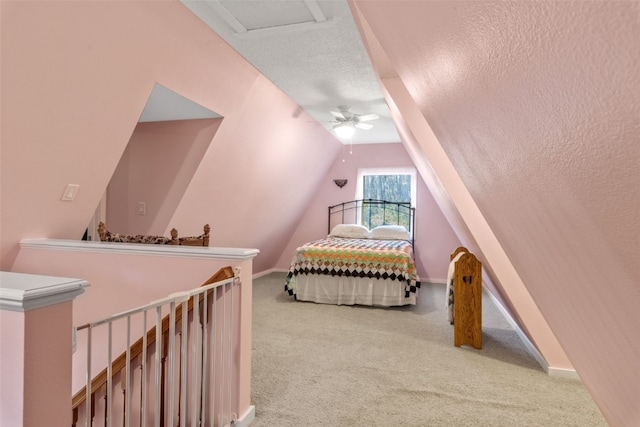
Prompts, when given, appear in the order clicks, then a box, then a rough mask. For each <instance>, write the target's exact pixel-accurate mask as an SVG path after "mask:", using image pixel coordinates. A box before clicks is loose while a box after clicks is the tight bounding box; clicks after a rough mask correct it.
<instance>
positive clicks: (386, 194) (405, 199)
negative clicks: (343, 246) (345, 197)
mask: <svg viewBox="0 0 640 427" xmlns="http://www.w3.org/2000/svg"><path fill="white" fill-rule="evenodd" d="M415 184H416V173H415V169H413V168H388V169H387V168H385V169H379V168H378V169H360V170H358V183H357V186H356V199H373V200H384V201H388V202H394V203H407V206H415V187H416V185H415ZM360 215H361V218H360V223H361V224H362V225H364V226H366V227H368V228H370V229H371V228H373V227H376V226H378V225H383V224H399V225H404V226H405V227H406V228H407V230H411V218H410V216H409V215H407V214H406V213H405V211H404V210H403V211H402V212H401V211H399V210H393V209H385V208H384V206H382V205H366V204H365V205H363V208H362V212H360Z"/></svg>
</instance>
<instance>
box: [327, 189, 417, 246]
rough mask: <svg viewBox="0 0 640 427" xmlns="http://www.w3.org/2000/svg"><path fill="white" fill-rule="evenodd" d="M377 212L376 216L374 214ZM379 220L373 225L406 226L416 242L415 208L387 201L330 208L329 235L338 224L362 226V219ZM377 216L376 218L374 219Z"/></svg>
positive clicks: (373, 200)
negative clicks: (364, 217)
mask: <svg viewBox="0 0 640 427" xmlns="http://www.w3.org/2000/svg"><path fill="white" fill-rule="evenodd" d="M373 212H375V215H373V214H372V213H373ZM363 215H364V216H367V215H368V219H369V220H371V219H374V220H375V219H377V220H378V221H379V223H375V224H373V225H375V226H377V225H388V224H397V225H404V226H405V227H406V228H407V229H408V230H409V234H410V235H411V241H412V242H414V241H415V208H412V207H411V203H409V202H390V201H387V200H376V199H358V200H351V201H348V202H343V203H340V204H337V205H333V206H329V216H328V231H327V232H328V233H330V232H331V229H332V228H333V227H334V226H335V225H337V224H362V217H363ZM374 216H375V218H374Z"/></svg>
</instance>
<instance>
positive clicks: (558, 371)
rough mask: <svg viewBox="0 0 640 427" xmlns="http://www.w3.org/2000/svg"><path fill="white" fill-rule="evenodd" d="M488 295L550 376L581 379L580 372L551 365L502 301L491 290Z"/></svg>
mask: <svg viewBox="0 0 640 427" xmlns="http://www.w3.org/2000/svg"><path fill="white" fill-rule="evenodd" d="M487 295H489V298H491V301H492V302H493V303H494V304H495V306H496V307H498V310H500V312H501V313H502V315H503V316H504V318H505V319H507V322H509V324H510V325H511V327H512V328H513V330H514V331H516V334H518V337H519V338H520V341H522V343H523V344H524V346H525V347H526V348H527V351H528V352H529V353H530V354H531V356H533V358H534V359H536V362H538V364H539V365H540V367H541V368H542V369H543V370H544V371H545V372H546V373H547V375H549V376H550V377H562V378H571V379H576V380H580V377H579V376H578V373H577V372H576V371H575V370H573V369H565V368H553V367H551V366H549V364H548V363H547V361H546V360H545V358H544V357H543V356H542V354H541V353H540V352H539V351H538V349H537V348H536V346H534V345H533V343H532V342H531V340H529V337H528V336H527V335H526V334H525V333H524V332H523V331H522V329H520V326H519V325H518V324H517V323H516V321H515V320H513V318H512V317H511V315H510V314H509V312H508V311H507V309H506V308H504V306H503V305H502V304H501V303H500V301H499V300H498V299H497V298H496V297H495V296H494V295H493V294H492V293H491V292H487Z"/></svg>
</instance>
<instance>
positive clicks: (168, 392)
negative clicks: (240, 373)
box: [76, 277, 240, 427]
mask: <svg viewBox="0 0 640 427" xmlns="http://www.w3.org/2000/svg"><path fill="white" fill-rule="evenodd" d="M236 285H240V282H239V278H238V277H235V278H231V279H227V280H223V281H220V282H216V283H213V284H210V285H207V286H202V287H199V288H195V289H192V290H190V291H187V292H179V293H175V294H172V295H170V296H168V297H166V298H162V299H160V300H156V301H153V302H151V303H149V304H146V305H144V306H141V307H137V308H134V309H131V310H126V311H124V312H121V313H118V314H114V315H112V316H108V317H106V318H104V319H100V320H97V321H93V322H90V323H88V324H85V325H82V326H79V327H77V328H76V331H77V333H80V332H83V331H84V332H85V333H86V335H85V336H86V338H85V340H84V342H86V343H87V351H86V371H87V376H86V377H87V385H86V393H85V395H86V398H85V400H84V407H83V408H82V409H80V411H81V412H82V411H84V417H82V418H83V419H84V420H85V421H84V422H85V424H86V426H96V427H97V426H101V425H103V424H102V421H100V420H102V419H104V420H105V421H104V425H105V426H116V425H124V426H125V427H132V426H139V425H144V426H146V425H154V426H156V427H159V426H160V425H161V416H162V415H163V414H164V415H166V417H165V418H164V425H179V426H181V427H186V426H197V425H203V426H204V425H209V426H210V427H223V426H225V425H230V424H231V423H232V422H234V421H235V420H236V418H237V417H236V415H235V414H233V413H232V412H233V410H234V409H233V408H234V407H233V393H234V384H235V382H236V379H235V378H234V375H236V372H237V370H236V369H234V364H236V363H237V362H235V361H234V352H233V347H234V345H236V344H237V343H235V342H234V340H235V339H237V337H236V336H235V335H234V321H235V319H234V315H235V311H234V307H233V305H234V287H235V286H236ZM189 304H191V305H192V307H191V309H189ZM163 307H166V308H168V312H167V315H166V316H168V332H167V333H166V336H163V331H162V329H163V324H162V323H163V320H162V317H163V316H162V312H163ZM153 313H155V326H152V329H151V330H150V331H149V333H151V332H154V333H155V335H152V336H155V346H152V347H151V348H150V349H149V351H151V352H153V353H154V354H153V366H149V364H148V363H147V356H148V350H147V345H148V340H147V315H149V314H151V315H153ZM117 321H125V322H126V325H122V322H120V323H116V322H117ZM105 326H106V328H104V329H106V337H105V338H104V339H105V340H106V344H104V345H100V343H98V342H96V339H97V338H96V337H97V336H98V335H99V334H96V333H95V331H94V330H95V329H96V328H101V327H105ZM118 327H122V328H124V330H122V331H121V332H120V336H122V335H124V345H125V346H126V347H125V348H126V349H125V351H124V354H125V355H126V358H125V362H124V367H123V368H122V369H123V370H122V371H120V375H119V376H115V377H114V374H117V373H118V372H112V365H113V363H115V362H114V360H113V354H112V352H113V348H114V345H115V342H116V338H115V337H116V336H118V334H117V333H116V331H117V328H118ZM140 328H141V329H142V331H143V336H142V340H141V342H142V350H141V353H140V350H139V349H138V350H136V353H132V336H131V334H132V333H133V331H134V330H139V329H140ZM218 336H219V337H220V338H219V339H218ZM177 337H180V342H179V344H178V343H177V342H176V340H177ZM139 342H140V341H138V343H139ZM135 345H138V344H135ZM135 345H134V346H135ZM105 346H106V349H107V357H106V359H107V368H106V375H107V379H106V387H105V390H104V395H105V401H106V404H105V405H103V406H102V405H100V407H98V406H99V405H98V404H97V400H96V396H95V393H98V392H99V391H100V392H101V390H102V387H103V386H100V387H95V388H97V389H92V387H91V381H92V378H93V375H92V370H95V366H94V367H93V368H92V363H95V361H94V359H95V358H94V357H93V355H94V352H95V351H96V350H95V348H97V347H102V348H104V347H105ZM167 346H168V353H167V355H166V357H167V359H166V364H165V365H164V366H165V371H164V372H163V357H164V354H163V349H165V348H167ZM102 354H104V353H102ZM216 358H219V360H218V364H216ZM117 360H118V359H117V358H116V361H117ZM119 366H121V365H119ZM137 368H140V384H138V378H137V377H138V375H137V374H136V375H134V374H133V371H134V370H135V369H137ZM118 369H120V368H118ZM148 374H151V375H148ZM163 375H164V378H165V380H164V381H163ZM114 378H115V379H114ZM114 383H115V384H114ZM118 383H119V384H120V388H121V389H122V392H123V393H124V400H123V403H122V406H120V405H118V404H116V403H114V402H115V401H114V399H113V396H112V394H113V392H112V391H113V387H114V386H117V385H118ZM149 385H151V386H152V387H151V388H149V387H148V386H149ZM163 387H164V388H163ZM163 394H164V400H163V397H162V395H163ZM138 399H139V401H138ZM93 402H96V404H95V408H94V410H92V407H91V405H92V403H93ZM163 408H164V409H163ZM119 410H121V411H122V413H121V414H119V413H118V411H119ZM138 411H139V412H138ZM176 412H177V413H176ZM121 415H122V416H123V417H124V418H123V419H122V418H121V420H120V421H118V419H117V418H116V416H118V417H120V416H121ZM134 415H136V416H135V417H134Z"/></svg>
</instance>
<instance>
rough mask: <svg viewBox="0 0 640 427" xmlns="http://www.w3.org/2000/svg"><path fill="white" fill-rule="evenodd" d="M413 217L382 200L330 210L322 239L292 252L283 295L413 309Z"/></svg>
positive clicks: (415, 285)
mask: <svg viewBox="0 0 640 427" xmlns="http://www.w3.org/2000/svg"><path fill="white" fill-rule="evenodd" d="M414 213H415V210H414V208H412V207H411V206H410V204H409V203H396V202H388V201H384V200H372V199H364V200H353V201H349V202H344V203H341V204H339V205H334V206H330V207H329V208H328V217H329V221H328V230H327V231H328V235H327V236H326V237H324V238H322V239H319V240H315V241H312V242H309V243H306V244H304V245H302V246H300V247H299V248H297V249H296V250H295V253H294V255H293V259H292V261H291V265H290V268H289V271H288V273H287V277H286V283H285V291H286V292H288V294H289V295H291V296H293V297H294V298H295V299H296V300H299V301H312V302H316V303H322V304H337V305H369V306H384V307H390V306H403V305H415V304H416V299H417V296H418V289H419V287H420V282H419V281H418V276H417V272H416V266H415V260H414V255H413V253H414V252H413V248H414V243H415V242H414V237H415V236H414V228H415V227H414V225H415V219H414Z"/></svg>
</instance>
